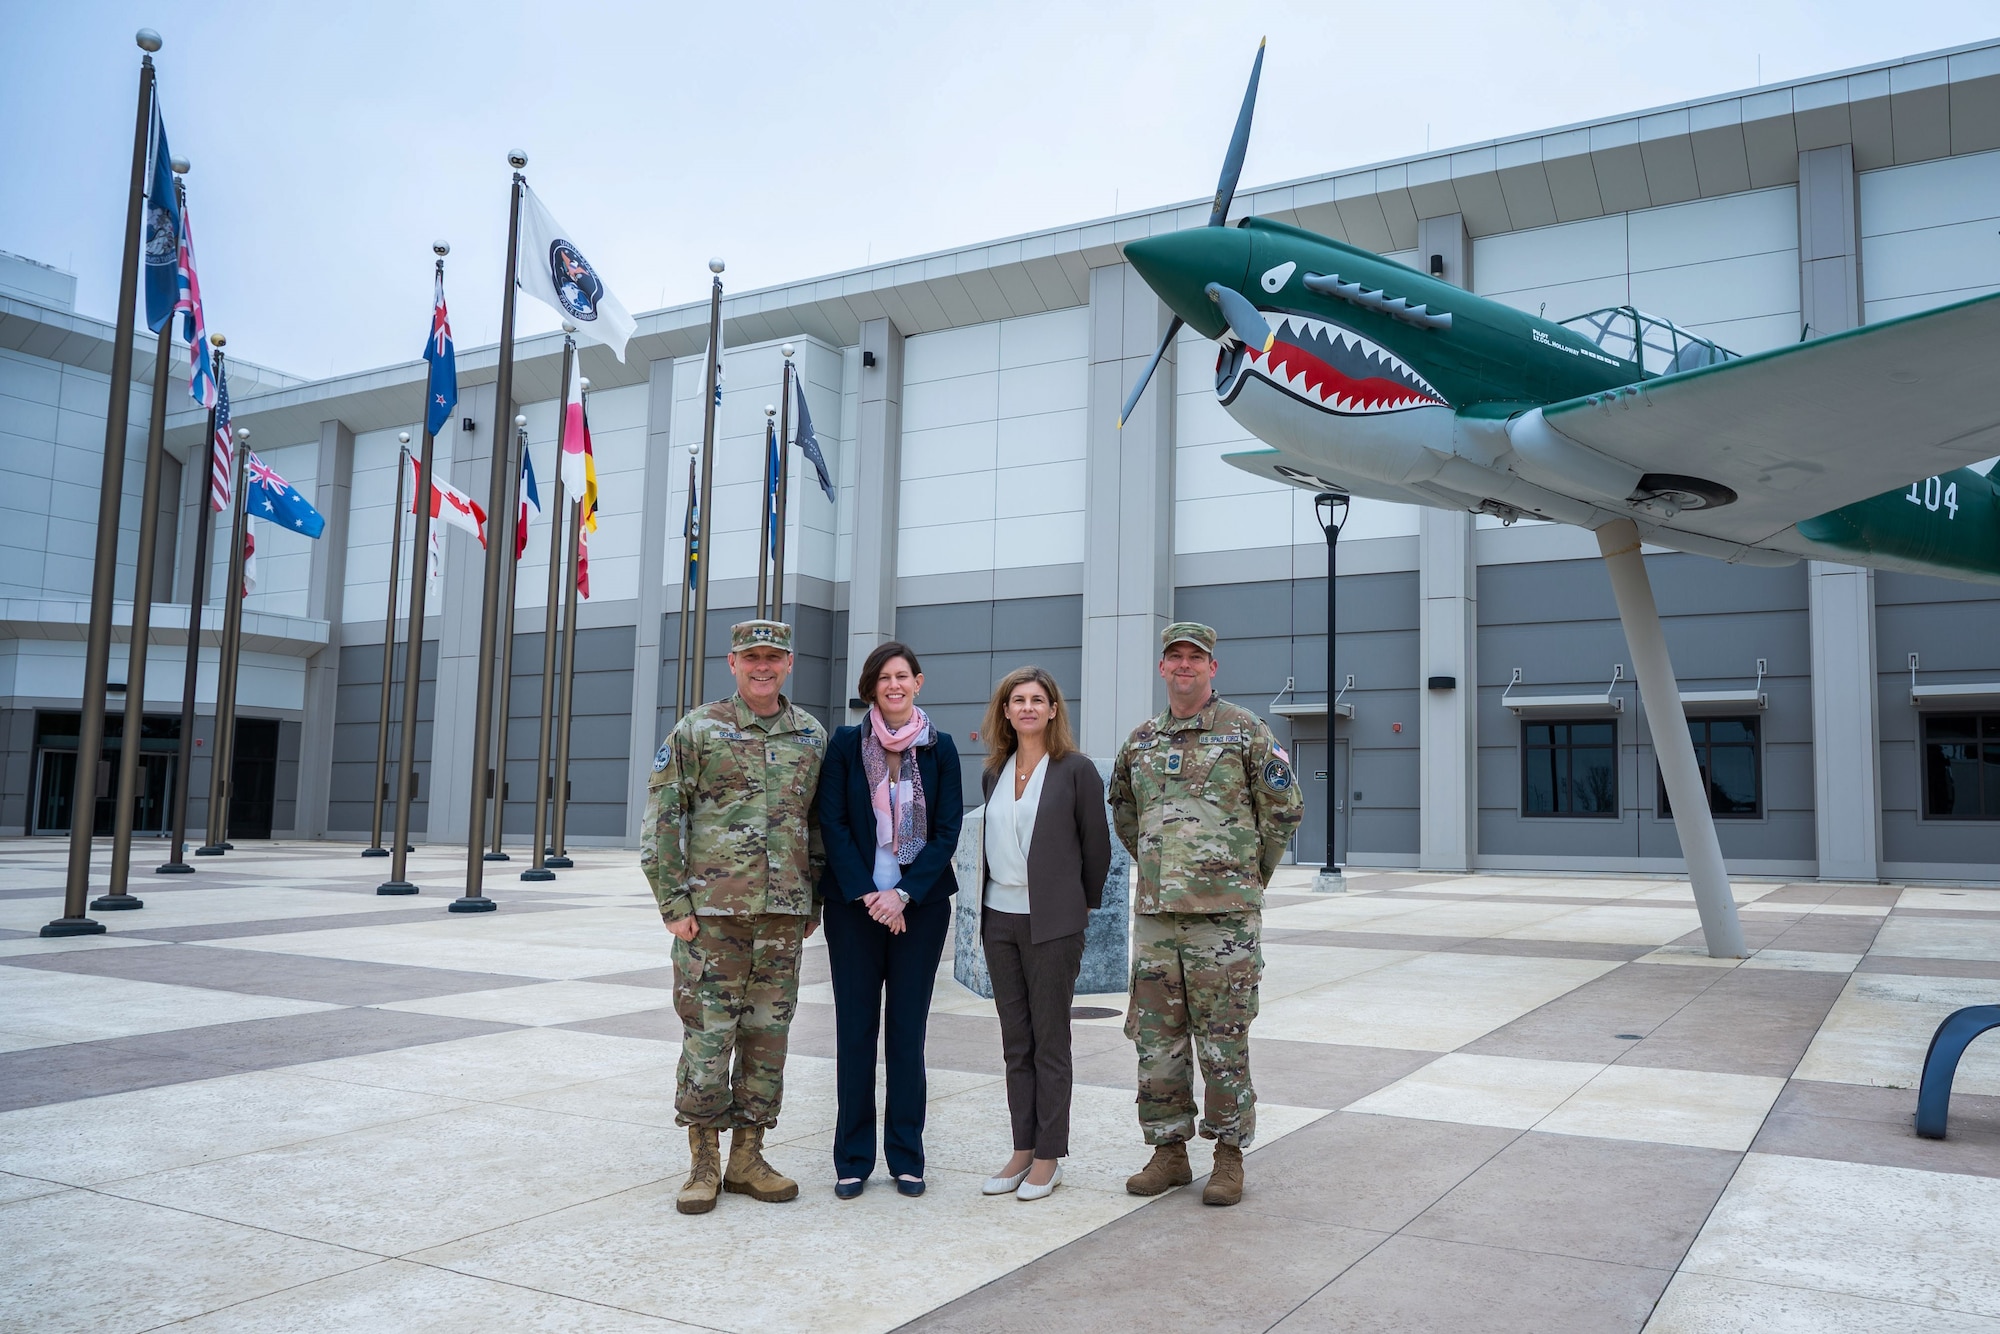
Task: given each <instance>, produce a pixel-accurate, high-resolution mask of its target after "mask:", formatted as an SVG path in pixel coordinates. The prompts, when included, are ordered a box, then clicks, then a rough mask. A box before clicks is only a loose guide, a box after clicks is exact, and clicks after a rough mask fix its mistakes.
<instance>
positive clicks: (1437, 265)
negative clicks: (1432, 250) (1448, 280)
mask: <svg viewBox="0 0 2000 1334" xmlns="http://www.w3.org/2000/svg"><path fill="white" fill-rule="evenodd" d="M1431 277H1433V278H1442V277H1444V256H1443V255H1432V256H1431Z"/></svg>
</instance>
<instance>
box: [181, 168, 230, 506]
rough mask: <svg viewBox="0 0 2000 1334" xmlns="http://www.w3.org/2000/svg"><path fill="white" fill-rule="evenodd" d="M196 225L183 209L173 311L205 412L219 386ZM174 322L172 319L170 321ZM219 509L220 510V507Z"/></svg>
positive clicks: (191, 383) (192, 387)
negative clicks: (197, 263)
mask: <svg viewBox="0 0 2000 1334" xmlns="http://www.w3.org/2000/svg"><path fill="white" fill-rule="evenodd" d="M192 226H193V224H192V223H191V222H189V221H188V211H187V205H185V204H183V205H181V226H180V253H179V256H178V258H177V259H176V260H175V266H176V269H177V282H178V283H179V286H180V295H179V297H178V298H176V299H175V301H174V309H175V310H177V311H182V312H184V313H185V316H186V318H185V319H183V320H182V322H181V336H182V337H183V338H185V339H187V344H188V393H189V394H190V395H191V396H192V397H193V398H194V401H195V402H197V403H199V404H201V405H202V406H203V407H205V408H212V407H214V406H215V403H216V395H217V393H218V386H217V384H216V376H215V362H214V360H213V359H212V354H211V353H210V351H209V346H208V321H207V319H206V318H205V317H204V316H203V314H202V309H201V279H200V278H199V277H197V276H196V274H195V271H194V233H193V232H192V231H191V230H190V229H191V228H192ZM169 318H171V317H169ZM222 492H223V503H224V504H227V503H228V499H229V484H228V483H227V482H224V483H223V484H222ZM218 508H220V506H218Z"/></svg>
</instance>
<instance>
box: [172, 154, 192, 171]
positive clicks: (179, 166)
mask: <svg viewBox="0 0 2000 1334" xmlns="http://www.w3.org/2000/svg"><path fill="white" fill-rule="evenodd" d="M167 165H168V166H169V167H172V168H173V169H174V175H176V176H185V175H187V174H188V170H189V167H188V160H187V159H186V158H184V157H182V156H181V155H180V154H178V153H176V154H174V156H173V157H171V158H169V159H168V160H167Z"/></svg>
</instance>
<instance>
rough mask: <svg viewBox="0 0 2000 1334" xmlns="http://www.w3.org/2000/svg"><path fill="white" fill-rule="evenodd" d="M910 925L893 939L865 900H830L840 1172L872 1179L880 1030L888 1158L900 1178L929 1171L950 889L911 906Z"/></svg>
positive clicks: (884, 1152)
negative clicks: (928, 1065)
mask: <svg viewBox="0 0 2000 1334" xmlns="http://www.w3.org/2000/svg"><path fill="white" fill-rule="evenodd" d="M903 924H904V926H905V928H906V929H905V930H904V932H903V933H902V934H901V935H891V934H890V933H889V928H888V927H886V926H883V925H881V924H880V923H879V922H877V921H876V920H875V919H874V918H872V917H870V916H869V915H868V909H867V907H866V906H865V905H863V904H860V903H832V902H829V903H828V904H827V905H826V954H827V962H828V963H829V964H830V965H831V966H832V968H833V1011H834V1029H835V1032H836V1034H837V1036H838V1039H839V1057H840V1060H839V1069H838V1072H837V1076H836V1087H837V1092H838V1102H839V1105H838V1110H837V1112H836V1114H835V1118H834V1132H833V1168H834V1175H835V1176H836V1177H865V1176H867V1175H869V1174H870V1173H871V1172H873V1171H874V1170H875V1051H876V1039H877V1038H878V1036H879V1037H880V1038H881V1040H882V1061H883V1065H884V1066H885V1067H886V1071H885V1073H886V1076H887V1078H886V1084H887V1092H888V1104H889V1105H888V1106H887V1107H886V1108H885V1109H884V1113H883V1117H882V1156H883V1157H884V1158H886V1159H888V1162H889V1175H891V1176H914V1177H920V1176H922V1175H923V1174H924V1103H925V1099H926V1098H927V1097H928V1089H927V1088H926V1086H925V1081H924V1031H925V1028H926V1027H927V1025H928V1024H929V1021H930V1010H931V987H932V984H933V983H934V982H936V980H937V970H938V960H939V959H940V958H942V957H943V955H944V940H945V936H946V935H947V934H948V933H949V931H950V929H951V897H950V896H949V895H945V894H940V895H938V896H937V897H936V898H935V899H933V900H930V901H929V902H926V903H923V904H913V905H911V906H910V907H909V908H906V909H904V911H903ZM885 1013H886V1020H885Z"/></svg>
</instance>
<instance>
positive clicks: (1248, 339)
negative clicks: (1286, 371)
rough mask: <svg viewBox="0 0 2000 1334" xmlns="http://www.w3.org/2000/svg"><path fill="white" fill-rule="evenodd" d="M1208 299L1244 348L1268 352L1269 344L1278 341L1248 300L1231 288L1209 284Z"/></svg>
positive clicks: (1267, 323) (1269, 326)
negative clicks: (1219, 308)
mask: <svg viewBox="0 0 2000 1334" xmlns="http://www.w3.org/2000/svg"><path fill="white" fill-rule="evenodd" d="M1207 291H1208V299H1209V300H1210V301H1213V302H1214V303H1215V304H1216V305H1218V306H1221V307H1222V318H1223V319H1225V320H1228V321H1229V332H1231V333H1233V334H1235V335H1236V336H1237V337H1238V338H1241V339H1242V340H1243V345H1244V346H1245V347H1254V348H1256V349H1257V350H1258V351H1259V352H1269V351H1270V350H1271V344H1273V343H1275V342H1277V341H1278V335H1277V334H1275V333H1273V332H1272V331H1271V325H1270V323H1269V322H1268V321H1267V320H1265V318H1264V317H1263V315H1261V314H1259V313H1258V310H1257V307H1255V306H1253V305H1251V304H1250V298H1249V297H1247V296H1244V295H1243V294H1242V293H1241V292H1239V291H1237V290H1236V289H1235V288H1233V287H1224V286H1223V285H1222V284H1221V283H1210V284H1209V285H1208V288H1207Z"/></svg>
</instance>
